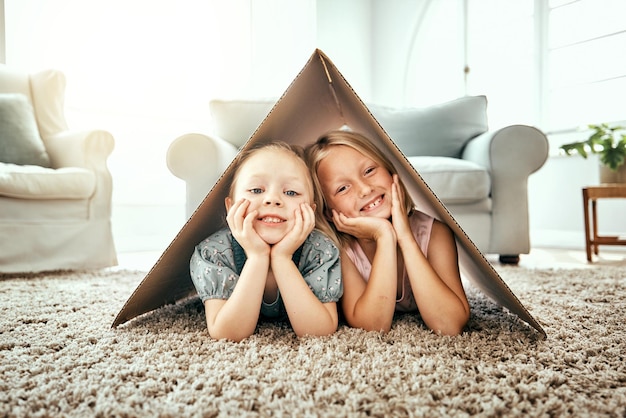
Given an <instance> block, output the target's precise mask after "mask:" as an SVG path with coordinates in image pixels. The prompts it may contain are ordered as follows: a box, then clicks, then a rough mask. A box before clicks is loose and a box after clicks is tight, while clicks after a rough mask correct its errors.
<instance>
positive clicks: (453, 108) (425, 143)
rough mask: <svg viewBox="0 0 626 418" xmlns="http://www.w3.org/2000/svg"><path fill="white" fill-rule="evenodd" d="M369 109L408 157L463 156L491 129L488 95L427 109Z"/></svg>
mask: <svg viewBox="0 0 626 418" xmlns="http://www.w3.org/2000/svg"><path fill="white" fill-rule="evenodd" d="M368 108H369V109H370V111H371V112H372V114H373V115H374V117H375V118H376V120H377V121H378V122H379V123H380V125H381V126H382V127H383V129H384V130H385V132H387V134H388V135H389V136H390V137H391V139H392V140H393V141H394V142H395V143H396V144H397V145H398V147H399V148H400V150H401V151H402V152H403V153H404V154H405V155H407V156H441V157H454V158H460V157H461V153H462V152H463V147H465V144H467V142H468V141H469V140H470V139H472V138H474V137H476V136H477V135H480V134H482V133H484V132H487V129H488V124H487V98H486V97H485V96H465V97H461V98H459V99H456V100H452V101H450V102H446V103H441V104H437V105H433V106H428V107H423V108H411V107H407V108H392V107H386V106H379V105H375V104H370V105H368Z"/></svg>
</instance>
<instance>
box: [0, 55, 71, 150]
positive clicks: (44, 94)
mask: <svg viewBox="0 0 626 418" xmlns="http://www.w3.org/2000/svg"><path fill="white" fill-rule="evenodd" d="M0 93H19V94H23V95H24V96H26V98H27V99H28V101H29V103H30V104H31V105H32V106H33V109H34V112H35V117H36V120H37V126H38V129H39V133H40V135H41V137H42V139H43V140H44V141H45V139H46V138H48V137H49V136H51V135H54V134H57V133H59V132H61V131H65V130H67V129H68V126H67V122H66V121H65V112H64V106H65V75H64V74H63V73H62V72H61V71H58V70H43V71H40V72H37V73H31V74H29V73H26V72H21V71H18V70H16V69H13V68H10V67H9V66H7V65H0Z"/></svg>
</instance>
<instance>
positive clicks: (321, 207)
mask: <svg viewBox="0 0 626 418" xmlns="http://www.w3.org/2000/svg"><path fill="white" fill-rule="evenodd" d="M338 145H345V146H347V147H350V148H352V149H354V150H356V151H358V152H360V153H361V154H363V155H365V156H366V157H368V158H370V159H372V160H373V161H376V163H378V164H380V165H381V166H382V167H384V168H385V169H386V170H387V171H388V172H389V174H392V175H393V174H397V173H398V172H397V170H396V168H395V167H394V166H393V164H392V163H391V161H390V160H389V159H388V158H387V157H386V156H385V155H383V154H382V153H381V152H380V150H379V149H378V148H376V146H375V145H374V144H373V143H372V142H371V141H370V140H369V139H368V138H367V137H366V136H364V135H362V134H360V133H358V132H354V131H344V130H335V131H330V132H328V133H326V134H325V135H322V136H321V137H320V138H319V139H318V140H317V141H315V142H314V143H313V144H311V145H309V146H308V147H307V148H306V151H305V157H306V161H307V165H308V166H309V170H311V177H312V178H313V186H314V188H315V189H317V190H319V194H320V195H321V196H320V202H321V204H320V203H317V208H316V211H315V218H316V222H317V221H319V222H320V226H321V227H324V225H328V228H329V230H322V231H323V232H325V233H326V234H328V235H330V236H331V237H332V238H334V239H335V241H337V242H338V243H340V244H341V245H342V246H345V245H346V244H348V243H349V242H350V241H352V240H353V239H354V238H353V237H352V236H351V235H349V234H345V233H341V232H340V231H338V230H337V229H336V228H335V226H334V224H332V222H329V221H328V218H329V213H330V208H329V207H328V205H327V202H326V198H325V196H324V195H323V193H322V192H321V190H322V186H321V184H320V181H319V178H318V176H317V169H318V167H319V165H320V162H321V161H322V160H323V159H324V158H326V157H327V156H328V154H329V153H330V152H331V149H332V147H334V146H338ZM399 186H400V189H401V192H402V194H403V196H404V202H403V203H404V208H405V210H406V212H407V213H410V212H411V211H412V210H413V208H414V206H415V205H414V203H413V200H412V199H411V197H410V196H409V193H408V192H407V190H406V187H405V186H404V184H403V183H402V182H400V184H399ZM322 220H323V223H322Z"/></svg>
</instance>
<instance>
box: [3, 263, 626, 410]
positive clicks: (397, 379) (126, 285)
mask: <svg viewBox="0 0 626 418" xmlns="http://www.w3.org/2000/svg"><path fill="white" fill-rule="evenodd" d="M497 269H498V270H499V272H500V274H501V276H502V278H503V279H504V280H505V282H507V284H508V285H509V286H510V287H511V289H512V290H513V292H514V293H515V294H516V295H517V296H518V297H519V298H520V300H521V301H522V303H524V305H525V306H526V307H527V308H528V309H529V311H530V312H531V314H532V315H533V316H535V317H536V318H537V319H538V320H539V322H540V323H541V324H542V325H543V326H544V328H545V330H546V332H547V334H548V338H547V339H542V338H540V337H539V334H538V333H537V332H536V331H534V330H533V329H531V328H530V327H528V326H527V325H526V324H525V323H523V322H522V321H520V320H519V319H518V318H517V317H515V316H513V315H511V314H509V313H507V312H506V311H504V310H503V309H501V308H500V307H499V306H497V305H495V304H494V303H493V302H491V300H489V299H487V298H486V297H485V296H483V295H482V294H481V293H480V292H478V291H475V290H473V289H472V288H471V287H468V289H467V291H468V296H469V299H470V303H471V306H472V310H473V311H472V317H471V320H470V324H469V326H468V330H467V332H465V333H464V334H463V335H461V336H458V337H442V336H437V335H433V334H432V333H431V332H429V331H427V330H426V329H425V328H424V326H423V325H422V324H421V323H420V321H419V320H418V319H417V318H416V317H415V316H410V315H406V316H400V317H398V319H397V321H396V322H395V325H394V327H393V329H392V331H391V332H389V333H388V334H386V335H383V334H380V333H376V332H364V331H361V330H357V329H350V328H348V327H346V326H344V325H342V326H340V329H339V331H338V332H337V333H336V334H335V335H333V336H330V337H326V338H304V339H298V338H297V337H295V336H294V334H293V333H292V331H291V330H290V329H289V327H288V326H286V325H284V324H263V325H261V326H260V327H259V329H258V332H257V334H256V335H254V336H253V337H251V338H249V339H247V340H245V341H243V342H242V343H232V342H225V341H219V342H216V341H212V340H211V339H210V338H209V335H208V333H207V331H206V327H205V324H204V317H203V309H202V306H201V304H200V302H199V300H198V299H190V300H187V301H184V302H181V303H179V304H177V305H172V306H168V307H165V308H162V309H159V310H157V311H155V312H153V313H150V314H147V315H144V316H142V317H140V318H138V319H136V320H134V321H131V322H129V323H127V324H125V325H123V326H121V327H119V328H117V329H111V328H110V325H111V323H112V322H113V319H114V317H115V315H116V314H117V312H118V311H119V310H120V308H121V307H122V305H123V304H124V302H125V301H126V300H127V299H128V297H129V296H130V294H131V292H132V291H133V290H134V289H135V288H136V287H137V285H138V284H139V282H140V281H141V279H142V278H143V276H144V273H142V272H133V271H115V270H104V271H99V272H74V273H69V272H55V273H48V274H39V275H27V276H21V277H20V276H19V275H18V276H7V275H4V276H0V309H1V311H0V358H1V360H0V361H1V366H0V416H16V417H26V416H28V417H40V416H45V417H63V416H67V417H72V416H77V417H85V416H90V417H91V416H94V417H120V416H122V417H144V416H145V417H183V416H184V417H218V416H249V417H256V416H310V417H313V416H323V417H343V416H346V417H361V416H376V417H394V416H398V417H404V416H410V417H413V416H415V417H417V416H427V417H448V416H454V417H463V416H474V415H478V416H533V417H536V416H546V417H553V416H559V417H561V416H576V417H581V416H614V417H624V416H626V361H625V356H626V326H625V324H624V322H625V319H626V271H624V269H619V268H615V267H598V268H592V269H582V270H527V269H523V268H518V267H500V266H498V267H497Z"/></svg>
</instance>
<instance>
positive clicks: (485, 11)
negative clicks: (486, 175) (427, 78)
mask: <svg viewBox="0 0 626 418" xmlns="http://www.w3.org/2000/svg"><path fill="white" fill-rule="evenodd" d="M467 5H468V6H467V25H468V28H467V33H468V37H467V56H468V66H469V75H468V78H467V92H468V94H485V95H487V97H488V99H489V102H490V106H489V111H490V114H489V116H490V125H492V126H494V127H495V126H502V125H505V124H510V123H527V124H531V125H536V126H538V127H540V128H541V129H542V130H544V131H545V132H547V133H548V134H549V135H550V134H553V135H550V136H551V137H552V138H553V137H554V134H559V133H572V132H576V131H578V130H579V129H580V127H584V126H586V125H587V124H590V123H601V122H609V123H612V122H622V123H623V121H624V120H626V113H625V111H624V107H623V106H620V102H619V101H620V100H621V97H622V96H623V92H626V20H625V19H624V18H623V17H624V16H626V2H624V1H623V0H508V1H502V0H467ZM552 138H551V139H552ZM556 141H558V139H557V140H556Z"/></svg>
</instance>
